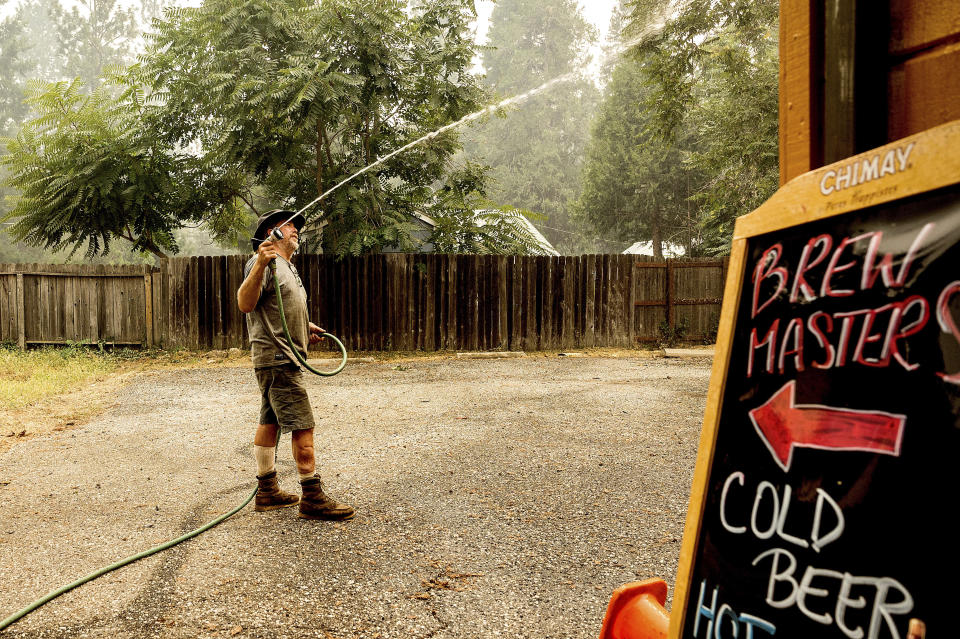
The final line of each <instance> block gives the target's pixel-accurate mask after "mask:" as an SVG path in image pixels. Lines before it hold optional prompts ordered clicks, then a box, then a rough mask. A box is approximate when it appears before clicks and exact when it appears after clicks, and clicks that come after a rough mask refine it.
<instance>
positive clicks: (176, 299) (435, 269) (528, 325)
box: [0, 254, 726, 351]
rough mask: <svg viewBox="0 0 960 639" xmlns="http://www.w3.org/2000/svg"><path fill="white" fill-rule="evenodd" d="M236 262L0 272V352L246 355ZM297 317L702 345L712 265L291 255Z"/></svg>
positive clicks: (448, 332)
mask: <svg viewBox="0 0 960 639" xmlns="http://www.w3.org/2000/svg"><path fill="white" fill-rule="evenodd" d="M245 260H246V258H245V257H243V256H226V257H191V258H175V259H171V260H169V261H168V262H167V263H166V264H165V265H164V266H163V268H162V269H158V268H152V269H151V268H149V267H104V266H86V267H84V266H70V267H65V266H56V265H0V341H8V342H17V343H19V344H20V345H21V347H24V346H26V345H28V344H43V343H63V342H66V341H90V342H96V341H103V342H107V343H112V344H142V345H147V346H152V345H160V346H164V347H181V348H195V349H196V348H199V349H208V348H215V349H224V348H229V347H231V346H238V347H244V346H246V343H247V342H246V340H247V332H246V322H245V318H244V315H243V314H242V313H240V311H239V310H238V309H237V306H236V298H235V295H236V290H237V288H238V287H239V285H240V282H241V277H242V268H243V263H244V261H245ZM294 263H295V265H296V267H297V269H298V271H299V272H300V275H301V278H302V280H303V283H304V286H305V287H306V289H307V293H308V297H309V304H310V309H309V311H310V317H311V319H312V320H313V321H314V322H316V323H317V324H319V325H320V326H322V327H324V328H325V329H327V330H328V331H330V332H331V333H333V334H335V335H337V336H338V337H340V339H341V340H343V342H344V344H345V345H346V346H347V348H348V349H350V350H427V351H430V350H445V349H446V350H528V351H530V350H549V349H569V348H588V347H600V346H612V347H630V346H633V345H634V344H636V343H638V342H655V341H659V340H661V339H663V338H664V337H669V336H674V337H678V338H681V339H687V340H704V339H710V338H711V336H712V335H713V334H714V332H715V329H716V323H717V318H718V316H719V310H720V307H719V304H720V297H721V294H722V293H721V291H722V288H723V281H724V276H725V272H726V266H725V262H724V261H723V260H698V261H693V260H667V261H662V262H653V261H649V259H648V258H644V259H643V260H641V261H637V258H636V257H634V256H626V255H584V256H577V257H526V256H510V257H505V256H476V255H429V254H425V255H420V254H382V255H369V256H365V257H360V258H351V259H344V260H340V261H337V260H335V259H333V258H330V257H326V256H321V255H307V256H298V257H296V258H295V259H294Z"/></svg>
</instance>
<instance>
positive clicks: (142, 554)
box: [0, 488, 257, 631]
mask: <svg viewBox="0 0 960 639" xmlns="http://www.w3.org/2000/svg"><path fill="white" fill-rule="evenodd" d="M256 494H257V489H256V488H254V489H253V492H252V493H250V496H249V497H247V498H246V499H245V500H243V503H242V504H240V505H239V506H237V507H236V508H234V509H233V510H231V511H230V512H228V513H224V514H222V515H220V516H219V517H217V518H216V519H214V520H213V521H211V522H208V523H206V524H204V525H203V526H201V527H200V528H197V529H196V530H193V531H191V532H188V533H187V534H185V535H181V536H179V537H177V538H176V539H171V540H170V541H168V542H165V543H162V544H160V545H159V546H155V547H153V548H151V549H149V550H144V551H143V552H139V553H137V554H135V555H131V556H130V557H127V558H126V559H121V560H120V561H118V562H117V563H115V564H110V565H109V566H105V567H103V568H101V569H100V570H97V571H96V572H92V573H90V574H89V575H87V576H86V577H81V578H80V579H77V580H76V581H74V582H73V583H69V584H67V585H66V586H61V587H60V588H57V589H56V590H54V591H53V592H51V593H50V594H48V595H46V596H45V597H41V598H40V599H37V600H36V601H34V602H33V603H32V604H30V605H29V606H27V607H26V608H24V609H22V610H19V611H17V612H15V613H13V614H12V615H10V616H9V617H7V618H6V619H4V620H3V621H0V631H2V630H3V629H5V628H6V627H7V626H9V625H10V624H12V623H14V622H15V621H17V620H19V619H20V618H22V617H25V616H26V615H28V614H30V613H31V612H33V611H34V610H36V609H37V608H39V607H40V606H42V605H44V604H45V603H47V602H49V601H52V600H53V599H56V598H57V597H59V596H60V595H62V594H63V593H65V592H69V591H71V590H73V589H74V588H76V587H77V586H82V585H83V584H85V583H87V582H88V581H93V580H94V579H96V578H97V577H101V576H103V575H105V574H107V573H108V572H112V571H114V570H116V569H117V568H122V567H123V566H126V565H127V564H132V563H133V562H135V561H137V560H138V559H143V558H144V557H149V556H150V555H153V554H155V553H158V552H160V551H161V550H166V549H167V548H172V547H173V546H176V545H177V544H179V543H180V542H182V541H186V540H188V539H190V538H191V537H196V536H197V535H199V534H200V533H202V532H206V531H208V530H210V529H211V528H213V527H214V526H216V525H217V524H219V523H220V522H222V521H223V520H225V519H227V518H228V517H232V516H233V515H235V514H237V513H238V512H240V511H241V510H242V509H243V507H244V506H246V505H247V504H249V503H250V500H251V499H253V498H254V496H256Z"/></svg>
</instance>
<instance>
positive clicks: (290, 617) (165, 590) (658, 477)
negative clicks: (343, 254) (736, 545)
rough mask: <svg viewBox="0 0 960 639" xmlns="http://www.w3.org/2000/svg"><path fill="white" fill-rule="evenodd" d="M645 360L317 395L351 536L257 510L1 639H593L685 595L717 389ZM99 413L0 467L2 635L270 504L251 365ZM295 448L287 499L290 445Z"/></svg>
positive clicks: (367, 374)
mask: <svg viewBox="0 0 960 639" xmlns="http://www.w3.org/2000/svg"><path fill="white" fill-rule="evenodd" d="M641 355H642V354H640V353H627V354H621V356H619V357H612V356H609V355H608V356H604V357H598V356H587V357H558V356H557V355H556V354H552V355H547V356H529V357H525V358H518V359H494V360H483V359H478V360H474V359H455V358H451V357H445V358H419V359H400V360H390V361H373V362H357V363H353V364H351V365H349V366H348V367H347V369H346V370H345V371H344V372H343V373H342V374H340V375H338V376H336V377H333V378H316V377H313V376H309V375H308V378H309V379H308V387H309V390H310V394H311V402H312V404H313V407H314V411H315V414H316V417H317V418H318V424H319V427H318V433H317V444H318V446H317V450H318V458H319V468H320V470H321V473H322V474H323V477H324V482H325V484H326V485H327V488H328V491H329V492H330V493H331V494H333V495H334V496H336V497H338V498H339V499H341V500H343V501H346V502H348V503H351V504H353V505H354V506H355V507H356V508H357V513H358V514H357V517H356V518H355V519H354V520H352V521H349V522H343V523H329V522H309V521H305V520H301V519H298V518H297V517H296V510H295V509H285V510H281V511H275V512H270V513H256V512H254V511H253V509H252V507H249V506H248V507H247V508H246V509H244V510H243V511H241V512H240V513H239V514H237V515H236V516H235V517H233V518H231V519H229V520H227V521H226V522H224V523H223V524H221V525H220V526H218V527H216V528H214V529H213V530H211V531H209V532H207V533H205V534H203V535H201V536H200V537H198V538H196V539H193V540H191V541H188V542H186V543H184V544H181V545H180V546H177V547H176V548H174V549H172V550H168V551H165V552H162V553H160V554H158V555H154V556H152V557H149V558H147V559H144V560H142V561H140V562H138V563H135V564H133V565H131V566H127V567H125V568H123V569H121V570H119V571H116V572H113V573H110V574H108V575H106V576H104V577H101V578H100V579H98V580H96V581H94V582H91V583H89V584H87V585H85V586H82V587H80V588H79V589H76V590H74V591H72V592H70V593H68V594H66V595H64V596H62V597H60V598H59V599H57V600H55V601H53V602H51V603H49V604H47V605H46V606H44V607H43V608H41V609H40V610H38V611H36V612H34V613H32V614H31V615H28V616H27V617H25V618H24V619H22V620H21V621H19V622H17V623H16V624H14V625H13V626H11V627H10V628H9V629H8V630H7V631H5V632H2V633H0V637H7V636H9V637H231V636H234V637H322V638H328V637H336V638H338V639H339V638H347V637H369V638H383V639H386V638H388V637H397V638H399V637H403V638H407V637H437V638H464V639H466V638H476V637H481V638H486V637H531V638H533V637H537V638H545V637H596V636H597V635H598V633H599V629H600V623H601V621H602V619H603V614H604V611H605V609H606V605H607V602H608V600H609V597H610V593H611V591H612V590H613V589H614V588H616V587H618V586H620V585H622V584H623V583H625V582H628V581H633V580H637V579H642V578H646V577H651V576H659V577H663V578H665V579H667V581H668V583H669V584H670V585H671V587H672V585H673V579H674V577H675V572H676V565H677V557H678V553H679V548H680V538H681V535H682V529H683V521H684V517H685V515H686V507H687V498H688V492H689V486H690V481H691V478H692V474H693V466H694V458H695V455H696V449H697V440H698V436H699V430H700V422H701V419H702V415H703V408H704V404H705V399H706V391H707V384H708V379H709V374H710V360H709V359H708V358H692V359H664V358H652V357H643V356H641ZM86 394H87V395H89V403H90V405H91V406H97V407H98V408H97V410H96V411H92V412H93V413H96V414H95V415H94V416H89V415H87V416H84V417H81V418H69V417H63V416H61V417H59V418H53V417H51V418H50V419H48V420H47V421H46V422H45V423H46V424H47V426H45V427H44V428H43V429H41V430H40V431H34V432H33V434H30V435H28V436H25V437H23V438H18V439H17V441H15V442H14V443H13V444H12V445H10V444H8V445H7V447H6V450H3V451H0V591H2V593H3V597H2V598H0V600H2V604H0V605H2V608H0V618H3V617H5V616H6V615H8V614H11V613H13V612H15V611H16V610H19V609H20V608H21V607H23V606H26V605H27V604H29V603H30V602H32V601H34V600H35V599H37V598H39V597H40V596H42V595H44V594H46V593H47V592H49V591H51V590H54V589H55V588H57V587H59V586H61V585H63V584H65V583H67V582H69V581H72V580H74V579H76V578H78V577H80V576H83V575H86V574H88V573H90V572H93V571H94V570H96V569H98V568H100V567H102V566H104V565H107V564H110V563H112V562H114V561H116V560H118V559H121V558H123V557H126V556H128V555H131V554H134V553H136V552H138V551H141V550H144V549H146V548H148V547H151V546H153V545H156V544H157V543H160V542H162V541H165V540H167V539H171V538H173V537H176V536H178V535H180V534H182V533H184V532H186V531H189V530H192V529H194V528H196V527H197V526H199V525H200V524H202V523H204V522H206V521H208V520H210V519H213V518H214V517H215V516H216V515H218V514H220V513H222V512H226V511H228V510H230V509H231V508H233V507H234V506H235V505H237V504H238V503H240V502H241V501H243V500H244V499H245V498H246V497H247V496H248V495H249V494H250V492H251V490H252V489H253V487H254V485H255V484H254V478H253V476H254V470H255V468H254V462H253V454H252V442H251V439H252V432H253V428H254V425H255V421H256V414H257V409H258V402H259V399H258V393H257V389H256V384H255V380H254V377H253V374H252V372H251V371H250V369H249V365H248V364H246V363H243V364H239V363H237V362H233V363H232V364H228V365H219V364H218V365H210V366H206V367H201V368H189V369H161V370H146V371H140V372H135V373H132V374H128V375H127V376H126V377H124V378H123V379H122V380H119V381H118V380H107V381H105V382H104V383H103V384H102V387H101V388H100V389H99V390H97V389H91V390H88V391H86ZM61 408H62V406H61ZM97 411H100V412H99V413H97ZM58 420H59V421H58ZM66 421H72V422H73V423H72V424H67V423H66ZM28 426H29V425H28ZM280 450H281V453H280V460H279V465H278V470H279V472H280V475H281V483H282V484H283V485H284V486H285V487H286V488H287V489H294V487H295V480H296V471H295V467H294V465H293V462H292V459H291V454H290V450H289V436H287V437H285V438H284V440H283V441H282V442H281V449H280Z"/></svg>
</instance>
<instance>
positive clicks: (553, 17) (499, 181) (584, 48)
mask: <svg viewBox="0 0 960 639" xmlns="http://www.w3.org/2000/svg"><path fill="white" fill-rule="evenodd" d="M490 20H491V22H490V32H489V42H488V46H489V48H488V49H487V50H485V51H484V54H483V66H484V69H485V70H486V80H485V81H486V83H487V86H488V87H489V88H490V89H491V90H493V91H495V92H496V93H497V94H498V95H499V96H501V97H510V96H514V95H519V94H522V93H524V92H526V91H528V90H530V89H533V88H536V87H538V86H540V85H542V84H543V83H545V82H547V81H549V80H553V79H554V78H558V77H560V76H564V75H566V74H569V73H575V72H576V71H578V70H581V69H585V67H586V64H587V63H588V62H589V53H588V49H589V47H590V46H591V45H592V44H593V43H594V42H595V41H596V39H597V34H596V30H595V29H594V28H593V26H592V25H590V24H589V23H588V22H587V21H586V20H585V19H584V18H583V15H582V13H581V10H580V8H579V6H578V4H577V3H576V2H575V0H544V1H534V0H500V1H499V2H497V4H496V6H495V7H494V10H493V13H492V14H491V18H490ZM598 97H599V93H598V91H597V89H596V87H595V85H594V84H593V82H592V81H591V80H590V79H589V78H587V77H585V76H575V77H573V78H572V79H570V80H568V81H566V82H563V83H561V84H558V85H556V86H554V87H553V88H551V89H550V90H549V91H546V92H544V93H541V94H539V95H536V96H534V97H532V98H530V99H528V100H527V101H526V102H523V103H522V104H521V105H519V106H518V107H515V108H511V109H510V110H508V111H507V112H506V114H505V117H502V118H495V119H491V120H490V121H488V122H486V123H485V124H483V125H481V126H479V127H477V129H476V131H475V132H473V133H472V134H471V135H470V142H469V145H468V154H469V155H470V156H471V157H474V158H477V159H478V160H479V161H482V162H483V163H486V164H488V165H490V166H491V167H492V171H491V178H492V180H493V183H492V185H491V187H490V190H489V194H490V198H491V199H492V200H494V201H496V202H500V203H502V204H505V205H510V206H515V207H518V208H521V209H527V210H530V211H535V212H537V213H538V214H541V215H542V216H543V217H545V218H546V221H545V223H544V224H542V225H541V227H542V228H543V229H544V233H545V235H546V236H547V237H548V239H550V240H551V242H552V243H554V244H555V245H557V246H559V247H561V248H563V249H566V250H568V251H571V250H577V249H579V248H581V247H580V246H579V244H578V242H577V239H578V238H579V237H581V233H580V228H579V226H578V225H577V224H576V221H575V220H573V219H572V218H571V204H572V203H573V202H574V201H575V200H576V197H577V186H578V184H579V181H580V171H581V169H582V159H583V155H584V150H585V147H586V143H587V140H588V136H589V122H590V119H591V117H592V114H593V111H594V109H595V108H596V104H597V100H598Z"/></svg>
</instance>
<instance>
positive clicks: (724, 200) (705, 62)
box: [578, 0, 779, 254]
mask: <svg viewBox="0 0 960 639" xmlns="http://www.w3.org/2000/svg"><path fill="white" fill-rule="evenodd" d="M620 9H621V11H622V12H623V14H625V15H627V18H626V20H625V21H624V23H623V24H624V28H623V30H622V32H621V34H620V36H619V39H620V46H622V47H628V48H629V56H627V57H625V58H623V59H621V60H620V61H619V62H618V63H617V64H616V66H615V68H614V71H613V73H612V76H611V80H610V82H609V83H608V84H607V86H606V90H605V96H604V104H603V106H602V107H601V109H600V115H599V116H598V118H597V121H596V122H595V123H594V128H593V138H592V141H591V146H590V150H589V152H588V160H587V168H586V169H585V178H584V188H583V196H582V198H581V200H580V202H579V208H578V213H579V215H581V216H582V218H583V219H584V220H585V221H587V222H589V223H591V224H593V225H594V227H595V228H597V229H601V228H603V229H613V230H614V231H615V233H616V234H617V235H619V236H621V237H623V238H624V239H627V235H628V234H634V238H636V239H645V240H652V241H653V245H654V252H655V253H657V254H659V250H660V244H661V242H662V241H664V240H669V241H671V242H673V243H676V244H680V245H683V246H686V248H687V251H688V254H698V253H708V254H723V253H725V252H727V251H728V250H729V242H730V237H731V235H732V231H733V221H734V219H735V218H736V217H737V216H739V215H742V214H744V213H747V212H749V211H750V210H752V209H754V208H756V206H758V205H759V204H760V203H761V202H763V201H764V200H765V199H766V198H768V197H769V196H770V195H771V194H772V193H773V192H774V190H776V187H777V183H778V179H779V171H778V167H777V144H778V136H777V39H776V33H777V3H776V2H775V1H773V0H749V1H748V0H735V1H734V2H728V3H714V2H710V1H709V0H691V2H688V3H685V4H683V5H680V6H679V7H673V6H672V5H670V4H669V3H668V2H665V1H664V0H632V1H629V2H625V3H623V4H622V5H621V7H620ZM615 18H616V15H615ZM622 229H629V230H628V231H624V230H622Z"/></svg>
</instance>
